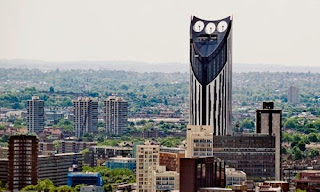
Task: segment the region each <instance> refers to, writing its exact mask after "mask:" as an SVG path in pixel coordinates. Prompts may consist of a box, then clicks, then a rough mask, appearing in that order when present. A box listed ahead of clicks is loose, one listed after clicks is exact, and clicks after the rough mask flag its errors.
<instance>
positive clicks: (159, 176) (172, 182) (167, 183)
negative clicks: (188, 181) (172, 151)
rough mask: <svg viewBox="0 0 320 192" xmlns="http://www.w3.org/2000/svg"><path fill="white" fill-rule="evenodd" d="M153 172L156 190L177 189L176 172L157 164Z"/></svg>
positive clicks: (177, 177)
mask: <svg viewBox="0 0 320 192" xmlns="http://www.w3.org/2000/svg"><path fill="white" fill-rule="evenodd" d="M153 174H154V175H153V178H154V184H155V191H156V192H161V191H172V190H179V173H178V172H176V171H166V167H165V166H159V167H157V170H155V171H154V172H153Z"/></svg>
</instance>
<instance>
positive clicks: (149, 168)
mask: <svg viewBox="0 0 320 192" xmlns="http://www.w3.org/2000/svg"><path fill="white" fill-rule="evenodd" d="M159 151H160V147H159V145H152V144H151V143H150V142H146V143H145V144H144V145H137V168H136V178H137V179H136V180H137V192H154V191H155V187H156V186H155V184H154V181H155V180H154V171H156V170H157V167H158V166H159Z"/></svg>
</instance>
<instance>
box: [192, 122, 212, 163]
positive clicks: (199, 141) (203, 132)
mask: <svg viewBox="0 0 320 192" xmlns="http://www.w3.org/2000/svg"><path fill="white" fill-rule="evenodd" d="M212 130H213V128H212V126H201V125H188V127H187V153H186V157H187V158H193V157H213V133H212Z"/></svg>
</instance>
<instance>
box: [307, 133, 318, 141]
mask: <svg viewBox="0 0 320 192" xmlns="http://www.w3.org/2000/svg"><path fill="white" fill-rule="evenodd" d="M308 139H309V141H310V142H318V137H317V134H316V133H310V134H309V135H308Z"/></svg>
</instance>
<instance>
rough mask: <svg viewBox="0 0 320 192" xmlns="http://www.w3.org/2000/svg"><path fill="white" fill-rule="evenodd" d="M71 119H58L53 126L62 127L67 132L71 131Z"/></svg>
mask: <svg viewBox="0 0 320 192" xmlns="http://www.w3.org/2000/svg"><path fill="white" fill-rule="evenodd" d="M73 125H74V123H73V121H70V120H69V119H60V121H59V122H58V124H57V125H54V127H57V128H63V129H64V130H66V131H68V132H73Z"/></svg>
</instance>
